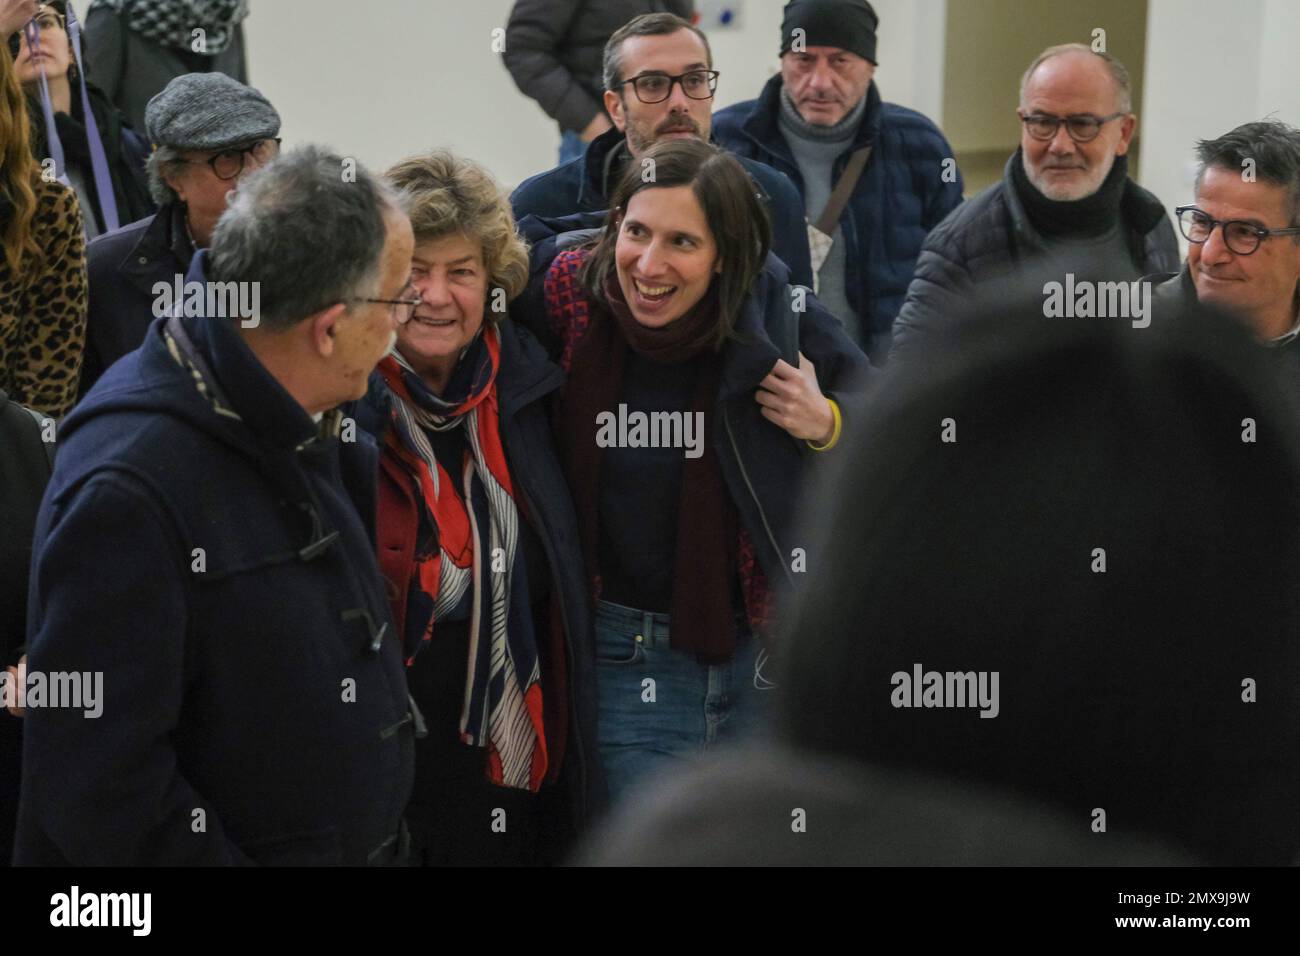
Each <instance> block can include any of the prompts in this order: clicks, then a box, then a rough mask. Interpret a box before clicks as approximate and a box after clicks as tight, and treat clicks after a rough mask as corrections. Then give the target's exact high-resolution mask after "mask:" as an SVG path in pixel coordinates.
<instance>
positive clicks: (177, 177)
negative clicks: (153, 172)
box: [162, 165, 185, 202]
mask: <svg viewBox="0 0 1300 956" xmlns="http://www.w3.org/2000/svg"><path fill="white" fill-rule="evenodd" d="M162 180H163V182H165V183H166V184H167V185H168V186H169V187H171V190H172V192H174V193H176V195H177V196H179V197H180V198H181V202H185V177H184V176H183V175H182V174H179V173H177V172H176V171H175V170H173V169H170V168H168V167H167V166H166V165H164V166H163V168H162Z"/></svg>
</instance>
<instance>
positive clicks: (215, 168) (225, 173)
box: [176, 137, 280, 182]
mask: <svg viewBox="0 0 1300 956" xmlns="http://www.w3.org/2000/svg"><path fill="white" fill-rule="evenodd" d="M279 155H280V138H279V137H276V138H274V139H259V140H257V141H256V142H253V143H249V144H247V145H246V146H234V147H231V148H230V149H223V150H221V152H219V153H217V154H215V155H214V156H211V157H209V158H208V159H178V160H176V162H178V163H189V164H191V165H195V166H202V165H207V166H211V167H212V172H213V174H214V175H215V176H216V177H217V178H218V179H220V180H222V181H224V182H229V181H230V180H232V179H238V178H239V174H240V173H242V172H243V171H244V165H245V164H246V162H247V159H248V157H249V156H252V157H253V159H255V160H256V161H257V164H258V165H259V166H265V165H266V164H267V163H269V162H270V161H271V160H273V159H275V157H277V156H279Z"/></svg>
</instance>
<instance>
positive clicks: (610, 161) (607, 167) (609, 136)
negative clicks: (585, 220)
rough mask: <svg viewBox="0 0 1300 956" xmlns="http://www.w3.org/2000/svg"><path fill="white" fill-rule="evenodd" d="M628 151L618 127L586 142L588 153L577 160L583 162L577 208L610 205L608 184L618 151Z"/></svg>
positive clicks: (600, 207) (583, 208)
mask: <svg viewBox="0 0 1300 956" xmlns="http://www.w3.org/2000/svg"><path fill="white" fill-rule="evenodd" d="M626 150H627V139H626V137H625V136H624V135H623V134H622V133H620V132H619V131H618V130H617V129H608V130H605V132H603V133H601V134H600V135H599V136H597V137H596V138H595V139H593V140H592V141H591V142H590V143H588V144H587V149H586V152H584V153H583V154H582V158H581V159H575V160H574V162H575V163H580V164H581V173H582V176H581V180H580V182H579V185H578V211H579V212H583V211H587V210H593V209H605V208H606V207H607V206H608V193H607V192H606V186H607V183H608V178H609V175H610V174H611V173H612V172H613V170H612V169H611V167H612V166H616V165H618V164H619V162H620V159H619V154H621V153H623V152H625V151H626Z"/></svg>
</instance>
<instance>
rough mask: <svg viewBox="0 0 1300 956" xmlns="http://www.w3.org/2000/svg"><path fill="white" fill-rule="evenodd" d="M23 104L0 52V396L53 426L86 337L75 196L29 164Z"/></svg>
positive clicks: (72, 389)
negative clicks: (39, 414) (51, 420)
mask: <svg viewBox="0 0 1300 956" xmlns="http://www.w3.org/2000/svg"><path fill="white" fill-rule="evenodd" d="M28 124H29V120H28V114H27V106H26V100H25V98H24V97H23V92H22V88H21V87H20V86H19V85H18V79H17V77H16V76H15V74H14V67H13V61H12V60H11V59H10V58H9V50H8V45H7V44H6V45H5V47H4V49H2V50H0V390H3V391H4V392H6V393H8V395H9V397H10V398H11V399H13V400H14V401H16V402H19V403H21V404H23V405H27V406H29V407H31V408H33V409H35V410H36V411H39V412H42V413H44V414H46V415H49V416H51V417H53V418H61V417H62V416H63V415H65V414H66V413H67V412H68V410H69V409H70V408H71V407H72V404H73V402H74V401H75V400H76V394H77V376H78V373H79V372H80V370H81V352H82V347H83V345H84V343H85V335H86V259H85V241H84V239H83V233H82V220H81V211H80V209H79V207H78V205H77V197H76V194H75V193H74V192H73V191H72V190H71V189H68V188H67V187H65V186H63V185H61V184H60V183H58V182H47V181H46V179H45V178H44V177H42V175H41V167H40V166H39V165H37V163H36V160H35V159H34V158H33V157H32V153H31V145H30V131H29V125H28Z"/></svg>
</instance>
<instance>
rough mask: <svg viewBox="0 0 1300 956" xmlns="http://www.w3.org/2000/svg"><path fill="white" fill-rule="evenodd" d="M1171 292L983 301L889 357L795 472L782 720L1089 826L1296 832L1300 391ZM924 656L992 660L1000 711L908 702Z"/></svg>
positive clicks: (1241, 340)
mask: <svg viewBox="0 0 1300 956" xmlns="http://www.w3.org/2000/svg"><path fill="white" fill-rule="evenodd" d="M1180 313H1181V314H1174V315H1164V316H1162V315H1161V314H1157V315H1156V324H1154V325H1153V326H1152V327H1150V328H1147V329H1134V328H1132V327H1130V325H1129V323H1127V322H1122V321H1121V320H1116V319H1078V320H1071V319H1060V318H1054V319H1050V320H1049V319H1044V317H1043V311H1042V296H1041V294H1039V295H1037V296H1035V297H1034V298H1032V299H1029V300H1026V301H1024V302H1022V303H1020V304H1019V305H1018V304H1017V302H1016V301H1012V302H1011V303H1009V304H1008V303H1007V302H1006V301H1003V302H1000V303H997V302H986V303H984V307H983V308H982V309H981V310H979V312H977V313H975V314H974V315H973V316H971V317H965V316H963V317H957V316H954V317H953V318H954V325H956V324H958V322H957V320H958V319H959V318H960V319H962V320H963V321H964V322H965V324H964V325H963V332H962V333H961V338H960V342H959V343H958V347H956V348H952V349H951V350H948V351H945V352H943V353H941V354H939V355H937V356H936V355H929V356H927V362H926V364H925V367H924V368H923V369H920V370H913V369H912V368H910V367H906V368H903V369H901V370H900V369H897V368H895V367H893V366H891V369H890V371H889V373H888V375H889V377H890V378H889V380H888V381H887V383H886V386H885V388H884V389H883V391H882V392H880V393H878V394H877V395H876V398H875V400H874V402H873V407H872V408H871V409H870V410H868V411H867V412H866V413H865V415H864V417H863V418H862V419H860V421H861V422H862V425H861V426H860V428H859V429H856V430H855V431H854V432H853V433H851V434H849V433H846V447H844V448H841V449H840V452H841V456H840V457H841V462H840V464H839V465H838V466H837V470H833V473H832V474H830V475H826V476H824V481H825V484H824V485H823V486H822V487H821V488H820V493H814V494H813V495H812V496H810V500H811V501H815V502H817V507H818V509H819V510H820V512H821V514H820V516H819V520H818V521H817V522H816V523H815V527H810V529H809V531H808V532H807V533H808V534H809V535H810V537H809V538H808V539H807V544H808V548H807V553H806V557H807V567H808V569H809V571H810V572H811V571H813V570H814V569H816V570H817V577H816V578H815V579H810V581H809V584H808V587H807V590H806V591H805V593H804V594H803V595H801V598H800V600H799V602H798V605H797V609H796V611H795V616H796V619H797V620H796V624H795V625H794V629H793V633H791V634H789V635H788V636H787V639H786V641H785V646H786V647H787V648H788V649H787V652H786V654H787V665H786V668H785V674H784V675H782V676H781V677H778V678H777V679H778V682H779V683H780V684H781V685H782V686H783V688H784V697H785V699H784V701H783V712H782V723H783V727H784V733H785V735H786V737H787V738H788V739H790V740H792V742H794V743H795V744H797V745H799V746H801V747H806V748H811V749H813V750H816V751H822V752H830V753H838V754H841V755H848V756H853V757H856V758H858V759H861V760H864V761H868V762H871V763H873V764H877V765H884V766H891V767H895V768H901V769H907V770H912V771H917V772H926V773H935V772H938V773H943V774H946V775H948V776H950V777H951V778H954V780H953V784H952V786H953V787H954V788H960V787H961V786H962V783H963V782H968V783H975V784H978V785H992V786H995V787H1000V788H1003V789H1004V790H1005V791H1007V792H1009V793H1019V794H1021V795H1028V796H1029V797H1031V798H1034V799H1036V800H1039V801H1042V802H1043V803H1045V804H1047V805H1051V806H1056V807H1057V808H1060V809H1062V810H1064V811H1065V812H1066V813H1067V814H1068V815H1070V817H1071V818H1072V819H1074V820H1076V821H1077V822H1078V826H1079V832H1080V833H1083V834H1087V833H1089V829H1088V828H1089V827H1090V825H1091V824H1092V822H1093V810H1094V808H1102V809H1103V810H1105V812H1106V815H1107V823H1108V826H1109V830H1110V831H1111V832H1114V833H1116V834H1117V835H1118V836H1123V837H1127V836H1135V835H1150V836H1154V837H1158V838H1164V839H1172V840H1174V841H1177V842H1178V843H1180V844H1181V845H1183V846H1185V847H1187V848H1189V849H1190V850H1191V851H1192V852H1193V853H1195V854H1197V855H1199V856H1200V857H1201V858H1202V859H1203V860H1204V861H1205V862H1208V863H1212V864H1225V863H1232V864H1282V863H1290V862H1292V861H1293V860H1294V859H1295V856H1296V854H1297V852H1298V851H1300V817H1297V814H1296V812H1295V807H1296V805H1297V803H1300V685H1298V684H1297V682H1296V681H1295V680H1293V679H1291V675H1294V674H1295V673H1297V669H1298V668H1300V642H1297V641H1296V639H1295V635H1296V633H1297V628H1298V627H1300V589H1297V588H1296V586H1295V581H1294V569H1295V568H1296V567H1297V566H1300V452H1298V451H1297V438H1296V432H1297V426H1296V425H1295V414H1294V412H1292V411H1291V410H1290V409H1289V407H1288V405H1287V402H1286V401H1285V399H1284V397H1283V396H1282V395H1281V394H1280V393H1279V392H1278V391H1277V390H1276V384H1275V381H1274V380H1273V378H1272V369H1271V366H1270V365H1269V364H1268V362H1267V358H1268V357H1267V356H1266V355H1265V354H1264V353H1263V350H1260V349H1258V348H1257V347H1255V346H1254V345H1253V343H1251V342H1250V341H1249V337H1248V334H1247V333H1246V332H1245V331H1244V330H1243V329H1240V328H1238V327H1237V323H1235V322H1233V321H1231V320H1230V319H1228V318H1226V317H1224V316H1220V315H1217V314H1208V313H1206V312H1204V311H1202V310H1201V309H1200V308H1199V307H1197V306H1193V307H1189V308H1188V309H1187V310H1185V311H1184V310H1180ZM918 371H919V372H920V374H918ZM948 419H951V420H952V421H951V422H950V423H949V422H948V421H947V420H948ZM1245 419H1250V420H1251V422H1250V427H1251V428H1252V429H1253V435H1252V436H1251V437H1252V439H1253V440H1250V441H1248V440H1246V436H1245V435H1244V433H1243V430H1244V429H1245V428H1246V427H1247V423H1246V422H1245V421H1244V420H1245ZM948 426H951V428H952V429H954V431H951V432H949V436H948V437H950V438H952V439H953V440H952V441H945V440H944V430H945V428H946V427H948ZM850 489H851V493H848V492H849V491H850ZM795 540H796V542H797V543H800V544H803V543H804V541H800V540H798V539H795ZM1099 548H1100V549H1104V554H1102V555H1101V556H1100V557H1099V556H1098V553H1097V551H1096V550H1095V549H1099ZM1099 561H1104V562H1105V564H1104V565H1099V564H1098V562H1099ZM1099 567H1102V568H1104V573H1102V572H1101V571H1099V570H1098V568H1099ZM778 660H779V658H778ZM916 664H920V665H921V666H922V668H923V670H924V671H931V670H933V671H936V672H940V673H946V672H957V673H968V672H976V673H978V672H986V673H988V674H989V675H990V682H991V674H992V673H993V672H998V673H999V674H1000V689H999V693H1000V712H999V713H998V715H997V716H996V718H992V719H981V718H980V717H979V715H978V713H977V712H976V711H975V710H973V709H949V708H935V709H912V708H907V707H902V706H901V705H899V704H897V703H896V702H895V700H894V699H893V694H894V692H895V691H896V690H898V689H899V688H900V687H903V686H904V685H903V683H902V682H901V680H900V681H899V682H898V684H897V686H896V684H895V680H894V675H895V674H896V673H898V672H903V673H904V674H909V673H910V672H911V671H912V670H913V668H914V666H915V665H916ZM1283 675H1285V676H1283ZM1247 678H1250V679H1252V680H1254V681H1257V682H1258V700H1257V702H1254V703H1247V702H1244V694H1245V693H1246V692H1245V691H1244V690H1243V681H1244V680H1245V679H1247ZM1266 695H1267V696H1266ZM954 696H955V695H954Z"/></svg>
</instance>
